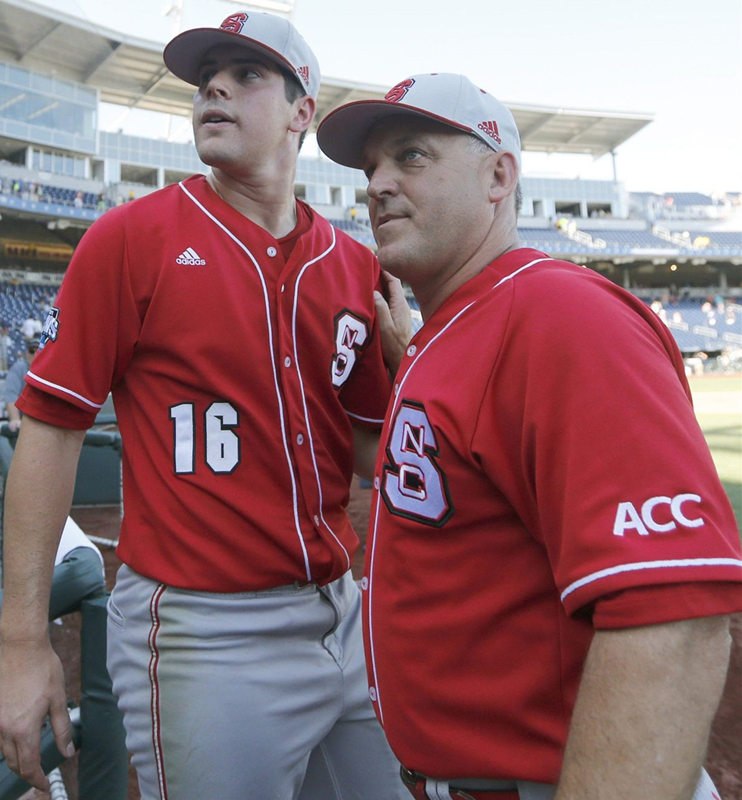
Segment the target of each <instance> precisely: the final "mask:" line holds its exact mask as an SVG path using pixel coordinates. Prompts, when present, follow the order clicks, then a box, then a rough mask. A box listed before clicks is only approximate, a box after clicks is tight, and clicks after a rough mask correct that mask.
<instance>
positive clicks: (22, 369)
mask: <svg viewBox="0 0 742 800" xmlns="http://www.w3.org/2000/svg"><path fill="white" fill-rule="evenodd" d="M38 349H39V340H38V338H33V339H29V340H28V341H27V342H26V351H25V353H24V354H23V356H22V357H21V358H17V359H16V360H15V361H14V362H13V364H12V365H11V367H10V369H9V370H8V374H7V376H6V377H5V390H4V393H3V401H4V403H5V414H6V416H7V417H8V426H9V428H10V430H11V431H17V430H18V429H19V428H20V427H21V412H20V410H19V409H18V408H17V407H16V401H17V400H18V397H19V396H20V394H21V390H22V389H23V379H24V378H25V377H26V373H27V372H28V368H29V366H30V365H31V362H32V361H33V359H34V356H35V355H36V351H37V350H38Z"/></svg>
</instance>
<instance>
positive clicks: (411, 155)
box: [401, 148, 422, 162]
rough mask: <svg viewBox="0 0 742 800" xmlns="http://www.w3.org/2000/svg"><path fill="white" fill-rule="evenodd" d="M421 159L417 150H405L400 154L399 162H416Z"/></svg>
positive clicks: (420, 154)
mask: <svg viewBox="0 0 742 800" xmlns="http://www.w3.org/2000/svg"><path fill="white" fill-rule="evenodd" d="M421 157H422V153H421V152H420V151H419V150H414V149H413V148H410V149H409V150H405V151H404V152H403V153H402V158H401V161H407V162H409V161H416V160H417V159H418V158H421Z"/></svg>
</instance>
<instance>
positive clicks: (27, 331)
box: [20, 316, 41, 341]
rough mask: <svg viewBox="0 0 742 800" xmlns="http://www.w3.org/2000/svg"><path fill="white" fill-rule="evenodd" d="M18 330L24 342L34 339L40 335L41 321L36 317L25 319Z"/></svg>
mask: <svg viewBox="0 0 742 800" xmlns="http://www.w3.org/2000/svg"><path fill="white" fill-rule="evenodd" d="M20 330H21V334H22V335H23V338H24V339H25V340H26V341H28V340H30V339H34V338H35V337H37V336H39V334H40V333H41V320H39V319H36V317H31V316H29V317H26V319H24V320H23V322H22V323H21V326H20Z"/></svg>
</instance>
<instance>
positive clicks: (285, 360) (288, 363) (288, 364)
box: [283, 356, 291, 367]
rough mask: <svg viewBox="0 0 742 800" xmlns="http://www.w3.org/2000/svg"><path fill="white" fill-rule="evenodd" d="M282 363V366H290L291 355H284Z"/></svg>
mask: <svg viewBox="0 0 742 800" xmlns="http://www.w3.org/2000/svg"><path fill="white" fill-rule="evenodd" d="M283 365H284V367H290V366H291V357H290V356H286V358H284V360H283Z"/></svg>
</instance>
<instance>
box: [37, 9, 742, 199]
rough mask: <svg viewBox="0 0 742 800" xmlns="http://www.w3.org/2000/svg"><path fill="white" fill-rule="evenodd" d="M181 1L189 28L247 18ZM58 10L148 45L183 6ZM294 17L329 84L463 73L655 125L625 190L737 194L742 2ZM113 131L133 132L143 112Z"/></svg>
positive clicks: (592, 166) (567, 167)
mask: <svg viewBox="0 0 742 800" xmlns="http://www.w3.org/2000/svg"><path fill="white" fill-rule="evenodd" d="M182 3H183V8H182V14H181V17H180V20H181V24H182V27H186V28H188V27H196V26H199V25H217V24H219V22H221V20H222V19H223V18H224V17H225V16H227V14H228V13H230V12H231V11H232V10H235V9H238V8H240V7H241V6H240V4H239V3H233V2H230V1H229V0H182ZM40 4H41V5H43V4H46V5H52V3H49V2H46V0H43V1H42V2H41V3H40ZM53 5H55V6H56V7H57V8H59V9H60V10H62V11H65V12H67V13H72V14H76V15H77V16H82V17H84V18H86V19H88V20H90V21H92V22H94V23H96V24H100V25H102V26H105V27H108V28H113V29H115V30H121V31H123V32H127V33H129V34H132V35H135V36H137V37H139V38H142V39H149V40H153V41H161V42H164V41H166V40H167V39H169V38H170V37H171V36H172V35H174V33H176V32H177V18H176V17H174V16H172V15H171V16H169V17H166V16H164V13H163V12H164V11H165V10H166V9H167V8H169V7H170V6H173V5H177V0H127V2H125V3H121V2H118V1H115V2H114V0H55V2H54V3H53ZM293 20H294V23H295V24H296V25H297V27H298V28H299V29H300V30H301V32H302V33H303V35H304V36H305V38H306V39H307V40H308V41H309V43H310V44H311V45H312V47H313V49H314V50H315V52H316V53H317V56H318V58H319V61H320V65H321V67H322V72H323V74H325V75H327V76H332V77H336V78H346V79H349V80H354V81H359V82H363V83H372V84H382V85H389V86H391V85H393V84H394V83H396V82H397V81H399V80H401V79H402V78H404V77H407V76H408V75H411V74H415V73H417V72H462V73H464V74H466V75H468V76H469V77H470V78H471V79H472V80H473V81H474V82H475V83H478V84H479V85H480V86H482V87H483V88H485V89H487V90H488V91H490V92H491V93H493V94H494V95H496V96H497V97H498V98H499V99H501V100H503V101H504V102H506V103H507V102H513V103H527V104H544V105H550V106H558V107H564V108H577V109H597V110H611V111H626V112H641V113H649V114H653V115H654V121H653V122H652V123H651V124H650V125H649V126H647V127H646V128H645V129H644V130H643V131H641V132H639V133H638V134H636V135H635V136H634V137H633V138H632V139H630V140H629V141H628V142H627V143H626V144H624V145H622V146H621V147H620V148H619V149H618V155H617V167H618V177H619V179H620V180H623V181H624V182H625V184H626V186H627V188H628V189H629V190H632V191H640V190H647V191H656V192H663V191H702V192H707V193H712V192H717V193H721V192H724V191H740V190H742V0H705V2H698V0H611V1H610V2H609V1H608V0H569V2H568V3H567V2H563V3H560V2H554V0H548V1H547V0H509V2H501V1H500V0H457V2H451V0H447V2H443V0H415V1H414V2H405V0H365V1H360V2H359V1H358V0H356V1H354V0H296V2H295V7H294V15H293ZM116 124H121V125H123V126H124V127H125V129H127V128H128V129H131V127H132V126H136V118H135V115H129V117H128V118H126V119H124V118H121V117H118V118H117V119H116ZM180 127H181V130H180V135H181V136H182V135H185V131H186V130H187V125H185V124H184V125H182V126H180ZM132 132H134V131H132ZM524 171H525V172H526V174H529V175H531V174H532V175H566V176H568V177H575V176H580V177H583V178H610V177H611V176H612V165H611V159H610V157H609V156H605V157H603V158H601V159H598V160H597V161H594V160H593V159H591V158H589V157H582V156H580V157H565V156H545V155H541V154H525V156H524Z"/></svg>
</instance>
